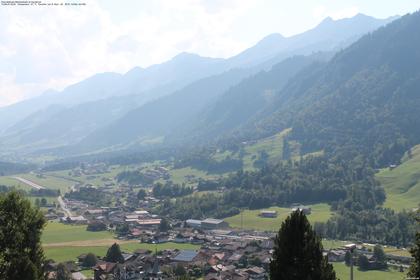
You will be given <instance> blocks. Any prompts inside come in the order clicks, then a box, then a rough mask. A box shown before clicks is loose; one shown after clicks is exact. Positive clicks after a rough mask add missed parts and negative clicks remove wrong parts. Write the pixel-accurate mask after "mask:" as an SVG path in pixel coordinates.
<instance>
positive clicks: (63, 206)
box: [57, 195, 73, 217]
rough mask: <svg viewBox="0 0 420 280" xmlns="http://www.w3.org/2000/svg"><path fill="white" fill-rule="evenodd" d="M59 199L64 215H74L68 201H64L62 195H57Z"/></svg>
mask: <svg viewBox="0 0 420 280" xmlns="http://www.w3.org/2000/svg"><path fill="white" fill-rule="evenodd" d="M57 201H58V203H60V207H61V209H63V212H64V215H66V217H72V216H73V215H72V214H71V212H70V210H69V209H67V207H66V203H65V202H64V200H63V198H62V197H61V195H60V196H59V197H57Z"/></svg>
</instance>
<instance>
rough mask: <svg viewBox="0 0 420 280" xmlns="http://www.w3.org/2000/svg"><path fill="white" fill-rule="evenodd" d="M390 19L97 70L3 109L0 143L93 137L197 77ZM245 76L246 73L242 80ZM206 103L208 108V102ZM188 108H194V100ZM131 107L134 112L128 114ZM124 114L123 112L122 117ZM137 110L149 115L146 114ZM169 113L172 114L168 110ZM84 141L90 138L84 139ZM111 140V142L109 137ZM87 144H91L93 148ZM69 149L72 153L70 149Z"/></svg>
mask: <svg viewBox="0 0 420 280" xmlns="http://www.w3.org/2000/svg"><path fill="white" fill-rule="evenodd" d="M394 19H395V18H394V17H392V18H388V19H375V18H372V17H368V16H364V15H357V16H355V17H353V18H349V19H342V20H337V21H334V20H332V19H326V20H325V21H323V22H322V23H321V24H319V25H318V26H316V27H315V28H313V29H312V30H308V31H306V32H304V33H302V34H298V35H295V36H292V37H288V38H284V37H282V36H281V35H279V34H272V35H269V36H267V37H266V38H264V39H263V40H261V41H260V42H259V43H258V44H256V45H255V46H253V47H251V48H249V49H247V50H245V51H244V52H242V53H240V54H239V55H237V56H234V57H232V58H229V59H213V58H206V57H200V56H198V55H194V54H188V53H181V54H180V55H178V56H176V57H174V58H173V59H171V60H169V61H167V62H164V63H162V64H158V65H153V66H150V67H148V68H145V69H143V68H139V67H136V68H134V69H132V70H130V71H129V72H127V73H126V74H124V75H120V74H116V73H103V74H97V75H94V76H93V77H90V78H88V79H86V80H84V81H81V82H80V83H76V84H74V85H72V86H69V87H67V88H66V89H64V90H63V91H61V92H49V93H48V94H45V95H41V96H40V97H37V98H34V99H31V100H27V101H23V102H20V103H18V104H15V105H12V106H9V107H6V108H1V109H0V132H1V134H0V143H2V147H3V150H4V151H7V150H9V148H10V149H13V150H14V151H16V152H18V153H22V154H27V153H31V152H34V151H42V150H44V149H49V148H52V147H58V146H65V145H74V143H76V142H78V141H79V140H80V139H82V138H85V137H87V138H88V139H92V138H94V137H95V136H94V135H99V134H101V133H103V131H104V130H105V129H107V128H108V129H109V130H112V128H113V127H115V125H113V124H111V123H112V122H115V123H117V122H119V124H121V125H124V118H129V117H130V116H132V117H134V116H135V114H136V113H134V111H141V109H140V108H141V107H142V105H144V104H145V103H147V102H151V101H152V102H153V100H156V99H159V98H160V97H162V96H165V95H173V94H176V93H177V92H178V91H180V90H182V88H184V87H186V89H185V90H188V87H189V85H190V84H191V83H193V82H196V81H198V80H200V79H205V78H206V77H210V76H213V75H220V74H221V73H223V72H225V71H228V70H229V69H234V70H238V69H241V68H242V69H243V70H246V69H248V70H249V69H253V70H255V71H261V70H263V69H265V70H269V69H271V67H272V66H273V65H275V64H277V63H280V62H282V61H283V60H284V59H287V58H289V57H292V56H295V55H311V54H313V53H314V52H319V51H333V52H334V51H337V50H339V49H340V48H342V47H345V46H347V45H348V44H350V43H351V42H354V41H355V40H357V39H358V38H359V37H360V36H362V35H363V34H366V33H367V32H370V31H372V30H375V29H376V28H378V27H379V26H382V25H384V24H386V23H388V22H390V21H392V20H394ZM249 73H250V74H253V73H255V72H253V71H250V72H249ZM227 75H229V72H228V73H227ZM248 76H249V75H248ZM246 77H247V76H246V75H245V76H243V77H242V79H243V78H246ZM203 84H204V85H205V86H206V88H204V89H198V88H197V89H196V91H197V94H200V92H201V91H204V92H206V91H208V90H209V85H208V84H207V85H206V84H205V82H203ZM215 92H216V94H215V95H216V96H217V95H218V93H217V86H215ZM219 94H220V93H219ZM204 99H205V98H204ZM165 100H167V99H165V98H164V99H163V101H162V102H163V103H165V102H166V101H165ZM56 105H60V106H61V107H58V106H56ZM48 106H53V108H55V109H58V108H60V110H58V111H56V112H55V113H54V114H52V112H54V110H52V109H51V108H48ZM162 106H163V105H162ZM207 106H210V103H208V105H206V107H207ZM89 107H96V108H98V112H97V114H94V113H90V112H87V111H86V108H89ZM191 107H194V104H192V106H191ZM145 108H147V107H145ZM174 108H175V107H174ZM131 110H133V112H130V111H131ZM107 112H111V113H110V114H109V116H107V115H106V114H107ZM75 113H77V114H78V116H79V118H80V119H85V120H88V121H87V122H86V125H85V122H80V121H77V120H75V121H69V116H71V115H74V114H75ZM125 114H127V116H124V115H125ZM141 114H142V115H143V116H144V115H147V114H146V112H144V113H141ZM168 117H172V115H171V114H168ZM237 117H240V116H237ZM120 118H121V120H119V119H120ZM147 118H149V119H154V116H152V115H151V116H147ZM24 119H26V120H27V119H36V120H37V121H36V122H30V123H28V124H27V125H25V126H24V127H22V126H21V125H20V123H22V121H23V120H24ZM131 124H132V122H128V123H127V127H126V128H125V129H126V130H129V127H128V126H129V125H131ZM57 125H59V126H60V125H61V126H62V127H64V126H65V127H67V130H66V131H63V130H62V129H61V130H60V131H61V133H59V134H58V133H54V132H52V128H53V127H57ZM108 126H109V127H108ZM187 127H188V126H187ZM63 132H64V133H63ZM146 133H147V132H144V131H142V132H141V133H140V135H134V136H135V137H134V138H133V139H126V138H124V139H122V141H121V143H117V145H118V147H119V148H125V144H126V143H127V142H137V141H138V140H139V139H141V138H143V134H146ZM90 134H92V135H90ZM114 134H115V133H112V134H111V135H114ZM160 134H162V133H160ZM164 134H165V133H164ZM162 136H168V134H165V135H159V136H158V137H162ZM140 141H141V140H140ZM86 142H89V140H86V141H84V143H86ZM158 142H159V141H158ZM32 143H34V145H33V146H31V145H32ZM148 143H149V144H148V145H150V144H155V143H156V141H152V142H148ZM103 144H104V143H100V145H98V147H96V148H98V149H100V148H101V147H102V146H103ZM109 144H110V145H114V144H115V143H114V141H111V142H110V143H109ZM82 146H85V145H84V144H83V145H82ZM91 148H94V147H93V146H91ZM82 150H83V149H82ZM4 151H3V152H4ZM72 151H74V152H76V150H74V149H73V150H72Z"/></svg>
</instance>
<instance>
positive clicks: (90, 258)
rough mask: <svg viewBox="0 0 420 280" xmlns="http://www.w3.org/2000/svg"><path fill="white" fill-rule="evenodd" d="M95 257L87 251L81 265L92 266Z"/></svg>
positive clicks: (95, 261) (94, 263)
mask: <svg viewBox="0 0 420 280" xmlns="http://www.w3.org/2000/svg"><path fill="white" fill-rule="evenodd" d="M97 261H98V260H97V258H96V256H95V255H94V254H93V253H89V254H87V255H86V258H85V259H84V261H83V266H84V267H92V266H95V265H96V263H97Z"/></svg>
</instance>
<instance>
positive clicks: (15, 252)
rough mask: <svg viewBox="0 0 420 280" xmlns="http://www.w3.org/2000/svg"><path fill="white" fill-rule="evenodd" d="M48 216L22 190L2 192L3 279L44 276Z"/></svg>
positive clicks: (29, 279) (0, 269) (0, 267)
mask: <svg viewBox="0 0 420 280" xmlns="http://www.w3.org/2000/svg"><path fill="white" fill-rule="evenodd" d="M44 225H45V219H44V217H43V215H42V213H41V212H40V211H39V208H37V207H33V206H32V205H31V202H30V201H29V200H27V199H25V198H24V197H23V195H22V194H21V193H18V192H15V191H12V192H9V193H6V194H1V195H0V279H19V280H38V279H43V276H44V271H43V263H44V252H43V250H42V247H41V242H40V238H41V232H42V229H43V227H44Z"/></svg>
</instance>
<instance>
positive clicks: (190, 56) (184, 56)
mask: <svg viewBox="0 0 420 280" xmlns="http://www.w3.org/2000/svg"><path fill="white" fill-rule="evenodd" d="M200 57H201V56H199V55H198V54H195V53H189V52H181V53H179V54H177V55H176V56H174V57H173V58H172V59H171V60H179V61H181V60H185V59H194V58H200Z"/></svg>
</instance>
